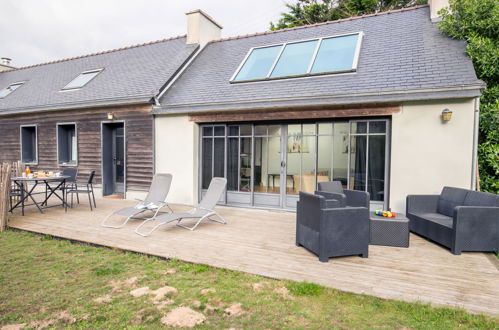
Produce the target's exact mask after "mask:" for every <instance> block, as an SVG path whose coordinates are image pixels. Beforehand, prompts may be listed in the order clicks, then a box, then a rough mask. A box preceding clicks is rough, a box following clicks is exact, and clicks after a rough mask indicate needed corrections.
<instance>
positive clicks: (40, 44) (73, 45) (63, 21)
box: [0, 0, 290, 67]
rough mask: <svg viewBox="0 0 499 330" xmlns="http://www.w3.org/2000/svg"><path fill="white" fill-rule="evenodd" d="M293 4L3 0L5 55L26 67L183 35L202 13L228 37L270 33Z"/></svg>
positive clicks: (0, 49) (260, 0)
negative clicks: (193, 15) (191, 14)
mask: <svg viewBox="0 0 499 330" xmlns="http://www.w3.org/2000/svg"><path fill="white" fill-rule="evenodd" d="M286 2H290V0H250V1H248V0H246V1H240V0H239V1H238V0H181V1H171V0H78V1H77V0H0V31H1V32H0V57H8V58H11V59H12V62H11V65H12V66H15V67H22V66H27V65H32V64H37V63H43V62H47V61H53V60H58V59H63V58H68V57H73V56H79V55H85V54H90V53H94V52H99V51H103V50H109V49H114V48H120V47H123V46H129V45H134V44H141V43H144V42H148V41H153V40H160V39H164V38H169V37H174V36H178V35H183V34H185V33H186V30H187V23H186V22H187V20H186V17H185V13H186V12H187V11H190V10H193V9H202V10H203V11H205V12H206V13H208V14H209V15H210V16H211V17H213V18H214V19H215V20H216V21H217V22H218V23H220V24H221V25H222V26H223V27H224V29H223V30H222V37H230V36H235V35H242V34H248V33H254V32H262V31H266V30H268V29H269V22H271V21H273V22H275V21H276V20H277V19H278V18H279V16H280V13H282V12H285V11H286V8H285V3H286Z"/></svg>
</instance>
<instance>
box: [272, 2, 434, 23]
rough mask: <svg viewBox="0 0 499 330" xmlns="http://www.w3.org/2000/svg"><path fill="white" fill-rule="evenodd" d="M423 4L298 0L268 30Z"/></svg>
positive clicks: (288, 5) (287, 5)
mask: <svg viewBox="0 0 499 330" xmlns="http://www.w3.org/2000/svg"><path fill="white" fill-rule="evenodd" d="M425 3H427V0H298V1H297V2H296V3H295V4H286V7H288V9H289V12H288V13H282V14H281V18H280V19H279V21H278V22H277V23H276V24H274V23H270V29H271V30H278V29H284V28H290V27H295V26H302V25H309V24H314V23H321V22H327V21H334V20H338V19H341V18H347V17H352V16H359V15H364V14H372V13H377V12H381V11H387V10H393V9H400V8H406V7H411V6H414V5H420V4H425Z"/></svg>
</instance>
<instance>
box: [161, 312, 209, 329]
mask: <svg viewBox="0 0 499 330" xmlns="http://www.w3.org/2000/svg"><path fill="white" fill-rule="evenodd" d="M205 320H206V317H205V316H204V315H203V314H201V313H199V312H196V311H195V310H193V309H190V308H189V307H177V308H175V309H174V310H172V311H171V312H169V313H168V314H166V315H165V316H164V317H163V318H161V323H163V324H164V325H166V326H170V327H181V328H192V327H194V326H196V325H198V324H201V323H203V322H204V321H205Z"/></svg>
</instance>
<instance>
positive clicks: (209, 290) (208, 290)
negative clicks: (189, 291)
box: [201, 288, 217, 296]
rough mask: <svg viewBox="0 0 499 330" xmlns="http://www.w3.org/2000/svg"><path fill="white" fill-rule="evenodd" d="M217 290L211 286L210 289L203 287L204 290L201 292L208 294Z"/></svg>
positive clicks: (204, 294)
mask: <svg viewBox="0 0 499 330" xmlns="http://www.w3.org/2000/svg"><path fill="white" fill-rule="evenodd" d="M215 292H217V290H215V289H212V288H209V289H203V290H201V294H202V295H203V296H206V295H208V294H210V293H215Z"/></svg>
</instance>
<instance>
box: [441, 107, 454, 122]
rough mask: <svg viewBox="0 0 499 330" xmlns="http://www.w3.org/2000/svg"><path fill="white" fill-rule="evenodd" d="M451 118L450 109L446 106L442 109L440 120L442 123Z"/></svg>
mask: <svg viewBox="0 0 499 330" xmlns="http://www.w3.org/2000/svg"><path fill="white" fill-rule="evenodd" d="M451 118H452V111H450V110H449V109H447V108H445V109H444V110H442V121H443V122H444V123H445V122H448V121H449V120H451Z"/></svg>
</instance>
